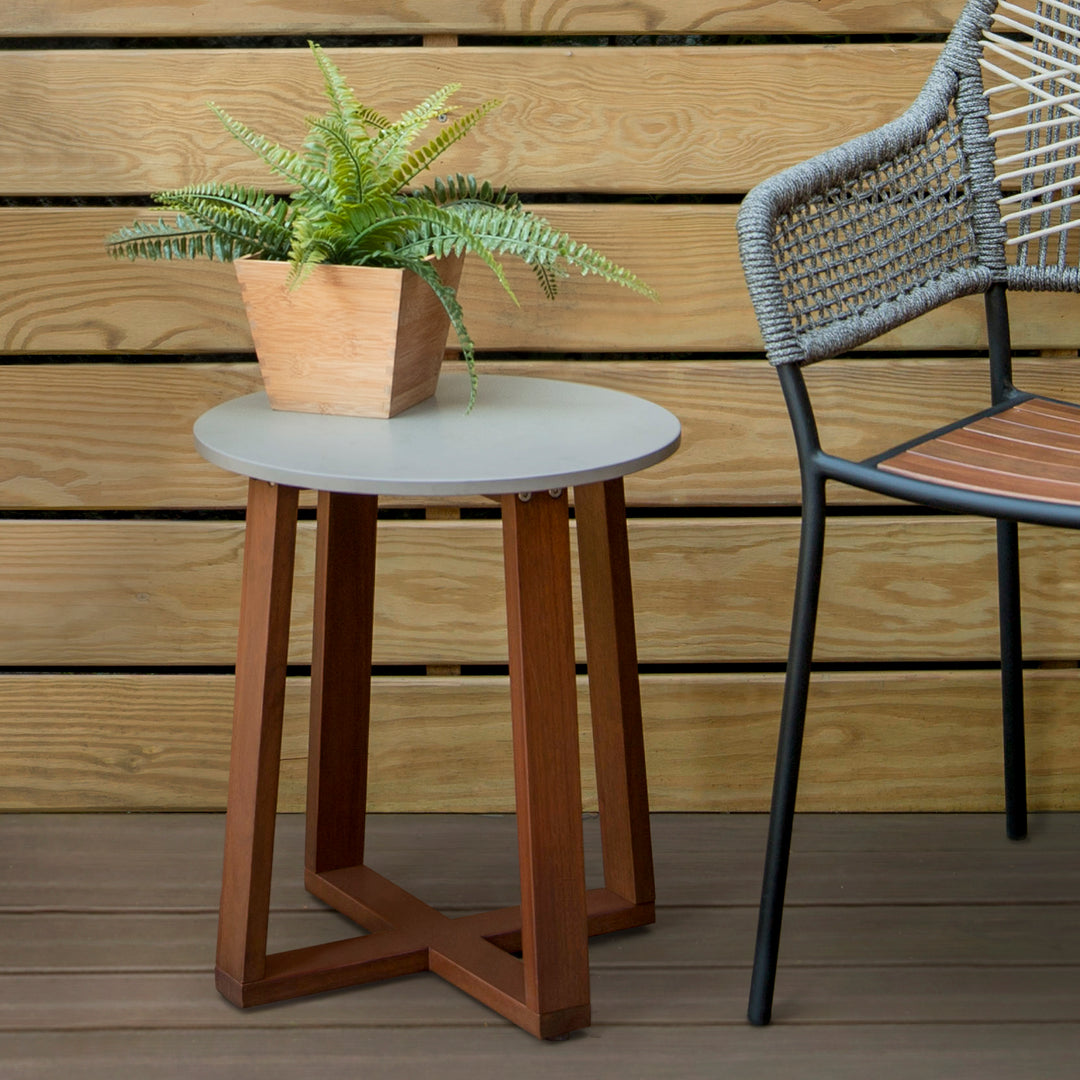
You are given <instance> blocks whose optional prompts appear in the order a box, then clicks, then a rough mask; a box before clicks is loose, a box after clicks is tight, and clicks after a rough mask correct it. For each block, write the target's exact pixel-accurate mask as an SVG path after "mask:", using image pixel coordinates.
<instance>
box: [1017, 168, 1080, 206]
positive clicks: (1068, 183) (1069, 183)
mask: <svg viewBox="0 0 1080 1080" xmlns="http://www.w3.org/2000/svg"><path fill="white" fill-rule="evenodd" d="M1072 161H1073V164H1076V163H1077V162H1080V158H1073V159H1072ZM1078 183H1080V177H1076V176H1072V177H1065V179H1063V180H1056V181H1055V182H1054V183H1052V184H1044V185H1043V186H1042V187H1037V188H1031V189H1029V190H1027V191H1018V192H1016V193H1015V194H1014V195H1006V196H1005V197H1004V198H1001V199H998V205H999V206H1012V204H1013V203H1018V202H1023V201H1024V200H1025V199H1037V198H1040V197H1041V196H1043V195H1049V194H1050V193H1051V192H1053V191H1060V190H1061V189H1062V188H1067V187H1076V186H1077V184H1078Z"/></svg>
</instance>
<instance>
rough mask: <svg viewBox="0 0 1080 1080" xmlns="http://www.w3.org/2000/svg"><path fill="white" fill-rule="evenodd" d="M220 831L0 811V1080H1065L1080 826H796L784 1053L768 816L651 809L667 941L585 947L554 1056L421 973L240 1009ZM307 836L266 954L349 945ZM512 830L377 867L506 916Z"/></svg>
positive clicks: (379, 840)
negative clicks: (763, 962)
mask: <svg viewBox="0 0 1080 1080" xmlns="http://www.w3.org/2000/svg"><path fill="white" fill-rule="evenodd" d="M222 824H223V822H222V818H221V817H220V816H219V815H213V814H202V815H199V814H171V815H166V814H159V815H139V814H127V815H94V814H88V815H6V816H0V871H2V873H0V1061H2V1062H3V1065H4V1067H3V1070H2V1072H3V1076H4V1077H5V1080H7V1078H8V1077H10V1078H12V1080H45V1078H48V1080H53V1078H54V1077H55V1078H57V1080H59V1078H60V1077H65V1076H73V1075H77V1076H78V1077H79V1078H80V1080H84V1078H85V1080H96V1078H98V1077H101V1078H105V1077H108V1078H109V1080H113V1078H114V1077H116V1076H121V1075H153V1076H154V1077H155V1078H158V1077H160V1078H162V1080H172V1078H184V1080H187V1078H190V1077H195V1076H198V1077H200V1080H201V1078H203V1077H207V1078H211V1080H213V1078H216V1077H224V1076H226V1075H230V1076H237V1075H258V1076H259V1077H260V1080H264V1078H269V1080H274V1078H276V1077H290V1078H292V1077H295V1076H300V1075H314V1074H315V1073H314V1072H313V1071H312V1070H315V1072H317V1074H318V1075H319V1076H320V1077H322V1078H327V1080H334V1078H336V1077H345V1076H349V1077H350V1078H352V1077H355V1076H356V1075H357V1071H356V1070H357V1067H358V1063H361V1062H362V1063H363V1066H364V1075H372V1076H378V1077H380V1078H384V1077H385V1078H394V1077H399V1076H400V1077H410V1078H412V1077H415V1076H418V1075H427V1074H430V1075H438V1076H439V1077H440V1078H444V1077H445V1078H450V1080H454V1078H456V1077H468V1078H469V1080H484V1078H486V1077H492V1078H495V1077H499V1078H502V1077H505V1076H506V1075H508V1073H509V1072H511V1071H512V1073H513V1075H514V1076H515V1078H528V1077H534V1076H535V1077H540V1076H541V1075H543V1076H545V1077H546V1076H547V1075H548V1074H549V1073H550V1070H551V1069H552V1068H553V1067H556V1068H557V1069H558V1071H559V1073H560V1075H561V1076H566V1077H569V1078H571V1080H573V1078H577V1077H581V1078H586V1077H588V1078H593V1077H597V1076H608V1075H613V1076H614V1075H622V1076H626V1077H631V1078H635V1077H641V1078H645V1077H648V1078H649V1080H652V1078H654V1077H679V1078H694V1077H709V1078H711V1080H714V1078H715V1077H716V1076H717V1075H720V1074H721V1073H722V1074H723V1075H731V1076H736V1077H739V1078H743V1077H745V1078H748V1080H754V1078H757V1077H769V1078H774V1077H776V1076H778V1075H799V1076H800V1077H819V1076H820V1077H822V1078H825V1077H828V1078H829V1080H844V1078H846V1077H856V1076H857V1077H860V1080H861V1078H862V1077H865V1076H866V1075H870V1074H872V1075H874V1076H875V1077H877V1078H891V1077H896V1078H901V1077H903V1078H909V1077H912V1076H930V1075H935V1076H936V1075H956V1076H968V1075H971V1076H976V1075H977V1076H979V1077H980V1080H999V1078H1000V1080H1004V1078H1012V1077H1016V1078H1018V1080H1019V1078H1021V1077H1025V1078H1026V1077H1030V1076H1039V1077H1040V1078H1046V1080H1051V1078H1055V1077H1063V1078H1064V1077H1067V1076H1072V1075H1074V1073H1073V1071H1072V1070H1073V1069H1074V1059H1075V1047H1076V1045H1077V1042H1078V1040H1080V814H1040V815H1035V816H1034V817H1033V819H1032V829H1031V837H1030V839H1029V840H1028V841H1026V842H1024V843H1019V844H1016V843H1010V842H1009V841H1007V840H1006V839H1005V837H1004V830H1003V825H1002V821H1001V819H1000V818H999V817H998V816H996V815H930V814H924V815H917V814H905V815H800V817H799V818H798V820H797V824H796V832H795V843H794V853H793V859H792V871H791V886H790V891H789V895H790V906H789V909H788V915H787V921H786V933H785V939H784V943H783V948H782V952H781V972H780V979H779V981H778V986H777V998H776V1010H775V1013H774V1016H775V1021H774V1024H773V1026H772V1027H771V1028H770V1029H768V1030H766V1031H759V1030H756V1029H751V1028H750V1027H749V1026H748V1025H747V1024H746V1023H745V1021H744V1020H743V1014H744V1008H745V995H746V988H747V983H748V973H749V961H750V951H751V949H752V935H753V924H754V920H755V914H756V892H757V881H758V877H759V874H760V863H761V855H762V850H761V849H762V844H763V839H764V828H765V821H764V818H763V817H762V816H761V815H702V814H693V815H691V814H685V815H678V814H660V815H655V817H654V826H653V835H654V847H655V853H656V863H657V879H658V886H659V889H658V891H659V898H660V899H659V908H658V920H657V925H656V926H654V927H649V928H644V929H641V930H636V931H630V932H627V933H624V934H621V935H612V936H611V937H608V938H602V939H596V940H594V941H593V942H592V944H591V946H590V953H591V965H592V999H593V1025H592V1027H591V1028H589V1029H588V1030H587V1031H586V1032H584V1033H582V1034H580V1035H577V1036H575V1037H573V1038H571V1039H569V1040H567V1041H566V1042H564V1043H561V1044H541V1043H538V1042H536V1041H535V1040H533V1039H531V1038H530V1037H528V1036H526V1035H524V1034H522V1033H521V1032H519V1031H517V1030H516V1029H514V1028H512V1027H511V1026H510V1025H508V1024H507V1023H506V1022H505V1021H503V1020H502V1019H501V1018H499V1017H497V1016H496V1015H494V1014H492V1013H490V1012H488V1011H487V1010H486V1009H484V1008H483V1007H482V1006H479V1005H477V1004H476V1003H475V1002H473V1001H472V1000H471V999H469V998H468V997H466V996H465V995H463V994H461V993H459V992H458V991H456V990H454V989H453V988H451V987H450V986H448V985H447V984H445V983H443V982H442V981H441V980H439V979H437V978H435V977H433V976H430V975H420V976H411V977H408V978H406V979H401V980H395V981H391V982H387V983H382V984H377V985H373V986H369V987H363V988H354V989H351V990H346V991H342V992H339V993H334V994H325V995H319V996H315V997H312V998H308V999H303V1000H300V1001H295V1002H288V1003H283V1004H280V1005H274V1006H268V1007H264V1008H260V1009H255V1010H247V1011H241V1010H238V1009H235V1008H233V1007H232V1006H231V1005H229V1004H227V1003H226V1002H225V1001H224V1000H223V999H221V998H220V997H219V996H218V995H217V993H216V992H215V991H214V989H213V981H212V976H211V969H212V954H213V943H214V933H215V921H216V920H215V909H216V903H217V890H218V875H219V873H220V851H221V841H222ZM302 826H303V822H302V819H301V818H300V817H299V816H296V815H282V816H281V818H280V819H279V827H278V837H277V840H278V843H277V857H278V862H277V864H276V868H277V875H276V881H275V891H274V897H273V909H274V910H273V914H272V919H271V934H272V943H273V944H274V945H275V947H282V948H285V947H291V946H294V945H298V944H301V943H310V942H312V941H315V940H326V939H330V938H333V937H337V936H341V935H342V934H343V933H348V932H349V931H348V929H347V928H348V927H349V925H350V924H348V923H347V922H346V921H345V920H343V919H341V918H340V917H339V916H336V915H335V914H333V913H330V912H328V911H326V910H324V909H323V908H322V905H320V904H319V903H318V902H316V901H314V900H312V899H311V898H310V897H308V896H307V895H306V894H305V893H304V892H303V890H302V889H301V888H300V885H299V880H298V879H299V874H298V873H291V872H290V868H291V867H299V863H300V857H301V850H302V833H303V827H302ZM514 827H515V826H514V820H513V818H512V817H509V816H497V815H492V816H478V815H377V816H375V817H374V818H373V819H372V822H371V840H370V858H371V861H372V862H373V863H374V864H375V865H377V866H379V868H380V869H382V870H384V872H386V873H388V874H390V875H391V876H395V877H398V878H400V880H401V881H402V883H403V884H406V885H407V886H408V887H411V888H413V889H415V890H416V891H417V892H418V893H420V894H421V895H422V896H424V897H425V898H426V899H429V900H431V901H432V902H433V903H436V904H437V905H438V906H441V907H443V908H445V909H446V910H448V911H450V912H453V913H460V914H464V913H467V912H469V911H470V910H474V909H477V908H480V907H486V906H491V905H495V904H501V903H508V902H513V901H514V893H515V888H514V884H513V882H514V877H515V873H516V858H515V852H514ZM586 836H587V847H588V855H587V859H588V861H589V872H590V876H592V877H593V878H595V876H596V874H597V871H598V868H597V856H596V847H597V844H596V822H595V819H594V818H592V817H589V818H588V819H587V820H586ZM450 853H452V854H450ZM556 1056H557V1057H558V1061H556ZM721 1063H722V1065H721ZM808 1063H809V1064H808ZM238 1069H239V1071H237V1070H238Z"/></svg>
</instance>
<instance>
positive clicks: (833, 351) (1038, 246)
mask: <svg viewBox="0 0 1080 1080" xmlns="http://www.w3.org/2000/svg"><path fill="white" fill-rule="evenodd" d="M1078 26H1080V0H1017V2H1000V3H999V2H997V0H969V3H968V4H967V6H966V7H965V9H964V11H963V12H962V14H961V16H960V19H959V20H958V22H957V24H956V26H955V28H954V30H953V32H952V34H951V35H950V37H949V40H948V42H947V43H946V45H945V47H944V49H943V51H942V54H941V57H940V59H939V61H938V63H937V64H936V65H935V67H934V70H933V72H932V73H931V75H930V77H929V79H928V80H927V83H926V85H925V87H924V88H923V91H922V93H921V94H920V95H919V98H918V99H917V101H916V102H915V104H914V105H913V106H912V107H911V108H910V109H909V110H908V111H907V112H906V113H905V114H904V115H903V116H902V117H900V118H899V119H898V120H896V121H894V122H893V123H891V124H888V125H886V126H885V127H882V128H879V129H878V130H876V131H873V132H870V133H868V134H866V135H864V136H861V137H860V138H858V139H855V140H852V141H851V142H849V143H846V144H845V145H843V146H841V147H839V148H837V149H835V150H833V151H830V152H828V153H826V154H823V155H821V156H820V157H817V158H815V159H813V160H812V161H810V162H807V163H805V164H803V165H799V166H795V167H794V168H792V169H788V170H787V171H785V172H784V173H781V174H779V175H778V176H775V177H772V178H771V179H770V180H767V181H765V182H764V183H763V184H761V185H759V186H758V188H756V189H755V190H754V192H752V193H751V194H750V195H749V196H747V199H746V200H745V202H744V204H743V207H742V210H741V212H740V216H739V234H740V247H741V255H742V260H743V265H744V268H745V270H746V276H747V282H748V285H749V287H750V291H751V296H752V298H753V300H754V306H755V310H756V311H757V315H758V320H759V323H760V324H761V328H762V333H763V335H764V338H765V344H766V350H767V352H768V355H769V359H770V360H771V361H772V362H773V363H774V364H783V363H800V364H802V363H809V362H812V361H815V360H820V359H823V358H825V357H829V356H835V355H837V354H838V353H840V352H844V351H846V350H848V349H852V348H855V347H856V346H858V345H861V344H863V343H865V342H867V341H870V340H872V339H873V338H875V337H878V336H879V335H880V334H882V333H885V332H886V331H888V330H890V329H892V328H894V327H896V326H898V325H900V324H901V323H904V322H907V321H908V320H910V319H912V318H914V317H916V316H918V315H921V314H923V313H924V312H926V311H929V310H930V309H932V308H935V307H937V306H939V305H940V304H942V303H945V302H946V301H948V300H952V299H954V298H956V297H958V296H964V295H969V294H971V293H976V292H984V291H985V290H986V289H987V288H989V286H990V284H991V283H992V282H994V281H1003V282H1005V283H1006V284H1007V285H1009V286H1010V287H1013V288H1025V289H1077V288H1078V287H1080V269H1078V267H1080V232H1078V231H1077V230H1076V228H1075V226H1077V225H1080V177H1078V176H1077V166H1078V165H1080V32H1078ZM852 177H855V179H852Z"/></svg>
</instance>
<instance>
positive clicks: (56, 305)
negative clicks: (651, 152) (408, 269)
mask: <svg viewBox="0 0 1080 1080" xmlns="http://www.w3.org/2000/svg"><path fill="white" fill-rule="evenodd" d="M536 209H537V211H538V212H539V213H541V214H543V215H544V216H546V217H548V218H549V219H550V220H551V221H552V222H553V223H554V224H556V225H557V226H558V227H559V228H561V229H564V230H566V231H568V232H569V233H570V234H571V235H572V236H574V237H575V238H577V239H579V240H583V241H585V242H586V243H590V244H592V245H594V246H595V247H597V248H599V249H600V250H601V251H603V252H605V254H608V255H609V256H611V257H612V258H614V259H616V260H617V261H618V262H621V263H622V264H623V265H625V266H628V267H630V268H632V269H633V270H635V271H636V272H638V273H639V274H640V275H641V276H642V277H644V278H645V279H646V280H647V281H648V282H649V283H650V284H652V285H653V286H654V287H655V288H656V289H657V290H658V292H659V294H660V302H659V303H651V302H649V301H648V300H644V299H643V298H641V297H640V296H637V295H636V294H633V293H629V292H627V291H626V290H624V289H619V288H616V287H615V286H612V285H608V284H606V283H603V282H600V281H598V280H596V279H594V278H587V279H582V278H580V277H577V276H575V277H573V278H570V279H568V280H567V281H566V282H565V283H564V284H563V285H562V287H561V289H560V294H559V297H558V299H557V300H556V301H555V302H554V303H551V302H548V301H547V300H545V299H544V298H543V297H542V296H541V295H540V294H539V292H538V291H537V289H536V284H535V282H534V281H533V280H532V275H531V274H530V273H529V271H528V270H527V269H526V268H525V267H523V266H520V265H517V264H515V263H514V262H513V261H509V262H508V263H507V267H506V268H507V273H508V277H509V279H510V281H511V283H512V284H513V286H514V289H515V292H516V293H517V295H518V297H519V299H520V300H521V304H522V306H521V307H520V308H518V307H515V306H514V304H513V303H512V302H511V301H510V300H509V298H508V297H507V296H506V294H505V293H504V292H503V291H502V289H501V288H500V287H499V285H498V283H497V282H496V281H495V279H494V278H493V276H492V275H491V274H490V273H488V271H487V269H486V268H485V267H483V266H482V265H480V264H479V263H475V262H474V261H470V262H469V263H467V265H466V268H465V272H464V275H463V279H462V285H461V291H460V295H461V300H462V305H463V307H464V309H465V314H466V320H467V323H468V326H469V330H470V333H471V334H472V336H473V338H474V340H475V341H476V342H477V345H478V347H479V348H480V349H481V350H485V351H487V350H508V349H512V350H540V351H549V352H550V351H568V352H589V351H593V352H603V353H617V352H631V353H648V352H663V353H671V352H675V353H679V352H697V351H708V352H727V353H730V352H740V351H745V350H751V349H752V350H760V349H761V348H762V344H761V337H760V334H759V332H758V329H757V321H756V319H755V317H754V313H753V309H752V307H751V305H750V299H749V296H748V294H747V292H746V286H745V283H744V280H743V274H742V269H741V267H740V264H739V260H738V252H737V245H736V240H735V214H736V211H737V208H736V207H734V206H723V205H697V204H694V205H665V206H656V205H619V206H605V205H578V206H572V205H554V204H552V205H540V206H537V208H536ZM135 213H136V212H135V211H134V210H125V209H123V208H120V209H116V208H100V207H92V208H44V209H43V208H25V207H24V208H19V207H8V208H0V350H3V351H4V352H8V353H16V354H17V353H27V354H42V353H45V354H48V353H76V354H78V353H97V352H102V353H142V352H146V353H156V354H170V353H236V352H245V351H250V350H251V348H252V344H251V335H250V332H249V330H248V326H247V319H246V318H245V315H244V311H243V305H242V303H241V300H240V291H239V287H238V286H237V284H236V280H235V277H234V275H233V272H232V268H231V267H229V266H222V265H220V264H217V263H208V262H192V263H186V262H179V263H172V262H168V263H151V262H140V263H129V262H127V261H123V262H115V261H113V260H112V259H110V258H109V257H108V256H107V255H106V253H105V249H104V238H105V236H106V235H108V234H109V233H110V232H111V231H112V230H114V229H116V228H118V227H119V226H121V225H123V224H124V223H126V222H127V221H130V220H131V218H132V216H133V215H134V214H135ZM1010 308H1011V313H1012V328H1013V342H1014V344H1015V345H1016V347H1017V348H1023V349H1032V348H1036V349H1072V350H1075V349H1076V345H1077V336H1076V310H1077V303H1076V298H1075V297H1074V296H1073V295H1071V294H1060V293H1041V294H1040V293H1028V294H1020V293H1018V294H1014V295H1013V296H1012V297H1010ZM985 338H986V331H985V320H984V315H983V303H982V299H981V298H980V297H967V298H965V299H962V300H959V301H956V302H955V303H953V304H950V305H949V306H948V307H947V308H946V309H944V310H943V311H939V312H935V313H932V314H930V315H927V316H924V317H922V318H920V319H916V320H915V321H914V322H912V323H910V324H908V325H906V326H904V327H902V328H900V329H898V330H896V331H893V332H892V333H890V334H888V335H886V336H884V337H883V338H881V339H880V340H879V341H877V342H875V343H874V347H875V348H885V349H898V350H903V349H912V350H919V351H933V350H941V349H971V350H973V349H982V348H985V344H986V341H985ZM450 344H451V345H453V342H452V341H451V342H450Z"/></svg>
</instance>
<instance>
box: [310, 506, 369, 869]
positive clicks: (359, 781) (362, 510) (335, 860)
mask: <svg viewBox="0 0 1080 1080" xmlns="http://www.w3.org/2000/svg"><path fill="white" fill-rule="evenodd" d="M377 514H378V498H377V497H376V496H374V495H342V494H332V493H330V492H325V491H323V492H320V493H319V510H318V517H319V521H318V534H317V538H316V547H315V612H314V638H313V644H312V659H311V733H310V737H309V740H308V790H307V846H306V857H305V866H306V869H307V871H308V873H309V874H311V873H316V874H321V873H323V872H325V871H329V870H340V869H342V868H343V867H347V866H358V865H360V864H361V863H362V862H363V861H364V821H365V815H366V810H367V764H368V760H367V759H368V730H369V725H370V713H371V640H372V633H371V631H372V621H373V617H374V604H375V532H376V521H377Z"/></svg>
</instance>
